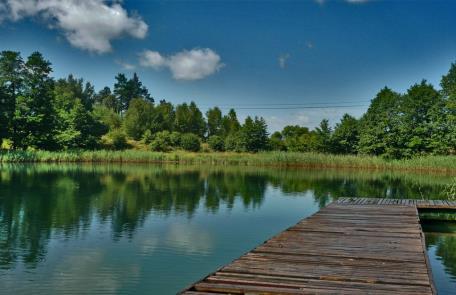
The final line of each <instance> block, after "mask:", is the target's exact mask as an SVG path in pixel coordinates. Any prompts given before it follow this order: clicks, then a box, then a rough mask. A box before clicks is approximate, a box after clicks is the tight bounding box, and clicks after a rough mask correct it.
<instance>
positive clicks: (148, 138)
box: [141, 130, 154, 144]
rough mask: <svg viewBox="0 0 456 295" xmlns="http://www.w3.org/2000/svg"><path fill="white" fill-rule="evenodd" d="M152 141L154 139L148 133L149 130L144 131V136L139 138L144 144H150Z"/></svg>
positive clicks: (149, 132)
mask: <svg viewBox="0 0 456 295" xmlns="http://www.w3.org/2000/svg"><path fill="white" fill-rule="evenodd" d="M153 139H154V135H153V134H152V131H150V130H146V132H144V134H143V136H142V138H141V140H142V142H144V143H145V144H150V143H151V142H152V140H153Z"/></svg>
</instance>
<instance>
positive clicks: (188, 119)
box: [174, 101, 206, 137]
mask: <svg viewBox="0 0 456 295" xmlns="http://www.w3.org/2000/svg"><path fill="white" fill-rule="evenodd" d="M174 128H175V130H176V131H178V132H181V133H193V134H196V135H198V136H200V137H203V136H204V134H205V133H206V122H205V120H204V117H203V114H202V113H201V111H200V110H199V109H198V107H197V106H196V104H195V103H194V102H193V101H192V102H191V103H190V104H189V105H188V104H186V103H183V104H181V105H178V106H177V107H176V115H175V122H174Z"/></svg>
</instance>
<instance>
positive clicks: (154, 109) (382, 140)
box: [0, 51, 456, 159]
mask: <svg viewBox="0 0 456 295" xmlns="http://www.w3.org/2000/svg"><path fill="white" fill-rule="evenodd" d="M440 88H441V89H440V90H439V89H436V88H435V87H434V86H433V85H431V84H430V83H428V82H426V81H425V80H423V81H421V82H420V83H417V84H414V85H412V86H411V87H410V88H409V89H408V90H407V91H406V93H398V92H395V91H393V90H392V89H390V88H387V87H385V88H383V89H381V90H380V91H379V92H378V93H377V95H376V96H375V97H374V98H373V99H372V101H371V104H370V106H369V108H368V110H367V111H366V113H365V114H364V115H363V116H362V117H361V118H355V117H353V116H351V115H349V114H345V115H344V116H343V117H342V119H341V120H340V122H338V123H337V124H336V125H335V126H334V127H332V126H331V125H330V124H329V121H328V120H322V121H321V123H320V125H319V126H318V127H317V128H315V129H313V130H310V129H309V128H307V127H305V126H298V125H295V126H286V127H284V128H283V130H282V131H281V132H274V133H272V134H269V133H268V126H267V124H266V121H265V120H264V119H263V118H261V117H251V116H249V117H247V118H246V119H245V120H244V121H243V122H239V120H238V118H237V114H236V111H235V110H234V109H231V110H229V111H228V112H227V113H226V114H223V113H222V111H221V109H220V108H219V107H213V108H210V109H209V110H208V111H207V112H206V113H205V114H203V112H202V111H201V110H200V109H199V108H198V106H197V105H196V103H195V102H189V103H182V104H178V105H173V104H172V103H170V102H168V101H165V100H159V101H157V100H155V99H154V98H153V95H152V94H151V93H149V90H148V89H147V88H146V87H145V86H144V85H143V84H142V82H141V81H140V79H139V77H138V75H137V74H136V73H135V74H133V76H132V77H128V76H126V75H125V74H122V73H119V74H118V75H117V76H116V77H115V83H114V85H113V86H112V87H108V86H107V87H104V88H103V89H101V90H99V91H96V90H95V88H94V86H93V85H92V84H91V83H90V82H88V81H85V80H84V79H82V78H77V77H74V76H73V75H69V76H68V77H66V78H62V79H56V78H54V77H53V76H52V65H51V63H50V61H48V60H46V58H45V57H43V55H42V54H41V53H39V52H34V53H32V54H31V55H30V56H28V57H27V58H26V59H24V58H23V57H22V56H21V54H20V53H19V52H14V51H2V52H1V53H0V142H1V143H2V145H1V147H2V149H4V150H30V151H34V150H48V151H62V150H64V151H68V150H98V149H106V150H124V149H141V150H151V151H161V152H168V151H173V150H186V151H192V152H197V151H201V150H202V151H214V152H223V151H233V152H258V151H268V150H278V151H290V152H317V153H328V154H354V155H356V154H362V155H375V156H382V157H384V158H393V159H401V158H411V157H414V156H422V155H453V154H455V153H456V64H452V65H451V66H450V69H449V71H448V73H446V74H445V75H444V76H442V79H441V82H440ZM303 97H305V94H303Z"/></svg>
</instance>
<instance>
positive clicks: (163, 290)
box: [0, 164, 456, 294]
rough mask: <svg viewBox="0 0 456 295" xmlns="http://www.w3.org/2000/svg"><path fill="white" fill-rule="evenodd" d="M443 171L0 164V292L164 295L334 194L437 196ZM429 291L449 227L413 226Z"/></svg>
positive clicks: (443, 265) (452, 270) (442, 275)
mask: <svg viewBox="0 0 456 295" xmlns="http://www.w3.org/2000/svg"><path fill="white" fill-rule="evenodd" d="M453 179H454V177H451V176H447V175H439V174H411V173H391V172H375V171H367V170H366V171H355V170H315V169H314V170H306V169H278V168H258V167H207V166H203V167H199V166H182V165H181V166H174V165H133V164H132V165H77V164H72V165H46V164H39V165H38V164H37V165H31V164H30V165H17V164H16V165H1V166H0V293H5V294H30V293H33V294H75V293H77V294H94V293H100V294H175V293H176V292H178V291H179V290H182V289H183V288H185V287H186V286H187V285H189V284H190V283H192V282H194V281H196V280H198V279H200V278H202V277H204V276H205V275H207V274H208V273H210V272H212V271H214V270H215V269H217V268H218V267H220V266H222V265H224V264H226V263H228V262H230V261H231V260H233V259H235V258H237V257H239V256H240V255H241V254H243V253H245V252H247V251H248V250H250V249H252V248H254V247H255V246H256V245H258V244H260V243H262V242H263V241H265V240H266V239H268V238H270V237H271V236H273V235H275V234H277V233H278V232H280V231H282V230H284V229H285V228H287V227H289V226H291V225H293V224H295V223H296V222H298V221H299V220H300V219H302V218H304V217H307V216H309V215H311V214H313V213H314V212H316V211H318V210H319V208H321V207H324V206H325V205H327V204H328V203H329V202H331V201H332V200H333V199H335V198H338V197H344V196H353V197H382V198H418V199H421V198H425V199H427V198H429V199H442V198H446V191H447V187H448V184H449V183H451V182H453V181H454V180H453ZM424 229H425V231H426V244H427V247H428V251H429V257H430V260H431V265H432V268H433V275H434V279H435V281H436V285H437V288H438V291H439V294H450V293H451V292H452V291H453V292H454V290H456V234H455V233H456V229H455V228H454V224H452V223H435V222H434V223H430V224H426V226H424Z"/></svg>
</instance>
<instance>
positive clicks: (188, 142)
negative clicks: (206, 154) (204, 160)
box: [180, 133, 201, 152]
mask: <svg viewBox="0 0 456 295" xmlns="http://www.w3.org/2000/svg"><path fill="white" fill-rule="evenodd" d="M180 146H181V148H183V149H184V150H186V151H190V152H198V151H199V150H200V148H201V141H200V139H199V137H198V136H197V135H196V134H193V133H185V134H182V136H181V138H180Z"/></svg>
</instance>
